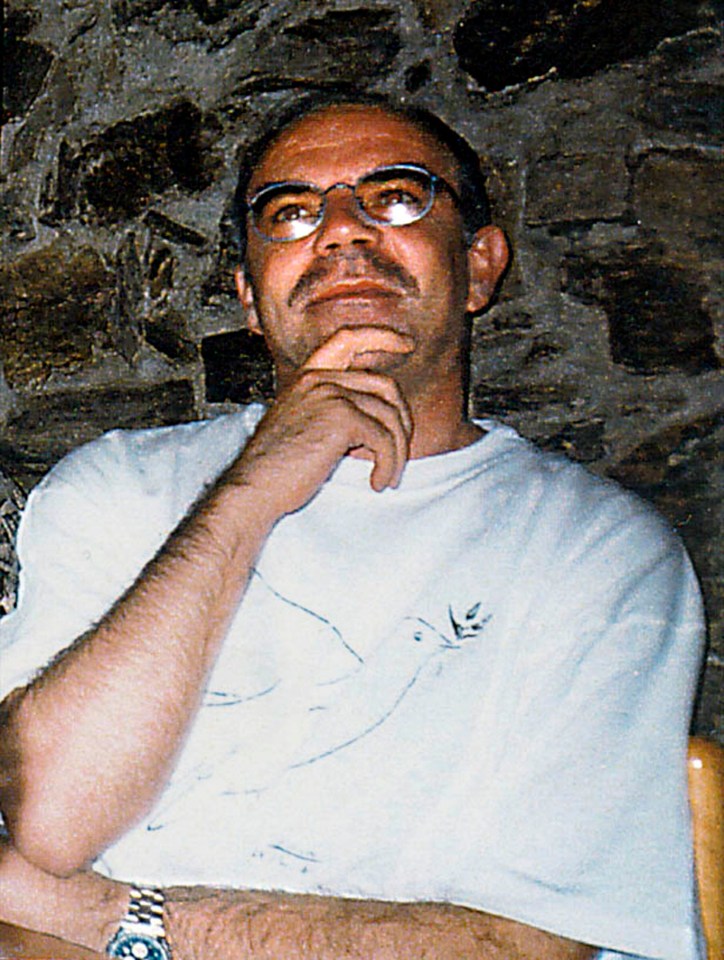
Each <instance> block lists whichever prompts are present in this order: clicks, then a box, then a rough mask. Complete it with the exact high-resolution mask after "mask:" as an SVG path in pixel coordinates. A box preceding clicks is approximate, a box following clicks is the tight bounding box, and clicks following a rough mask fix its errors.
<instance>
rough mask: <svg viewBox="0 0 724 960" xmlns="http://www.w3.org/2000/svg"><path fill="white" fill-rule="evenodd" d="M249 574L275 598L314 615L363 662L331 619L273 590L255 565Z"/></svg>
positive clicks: (311, 615)
mask: <svg viewBox="0 0 724 960" xmlns="http://www.w3.org/2000/svg"><path fill="white" fill-rule="evenodd" d="M251 576H252V577H254V576H256V577H258V578H259V579H260V580H261V582H262V583H263V584H264V586H265V587H266V588H267V590H269V591H270V593H272V594H273V595H274V596H275V597H276V598H277V600H281V602H282V603H286V604H288V605H289V606H290V607H294V609H295V610H300V611H301V612H302V613H307V614H309V616H310V617H314V619H315V620H318V621H319V622H320V623H323V624H324V625H325V626H326V627H329V629H330V630H331V631H332V633H333V634H334V635H335V637H337V639H338V640H339V642H340V643H341V644H342V646H343V647H344V648H345V649H346V650H347V651H348V652H349V653H351V654H352V656H353V657H354V658H355V659H356V660H357V661H358V662H359V663H364V660H363V659H362V657H361V656H360V655H359V654H358V653H357V651H356V650H355V649H354V648H353V647H351V646H350V644H349V643H347V641H346V640H345V639H344V637H343V636H342V632H341V631H340V630H339V629H338V628H337V627H335V625H334V624H333V623H332V622H331V620H328V619H327V618H326V617H323V616H322V615H321V614H320V613H315V612H314V610H310V609H309V607H305V606H304V605H303V604H301V603H297V602H296V601H295V600H291V599H290V598H289V597H285V596H284V594H282V593H279V591H278V590H275V589H274V587H273V586H272V585H271V584H270V583H269V581H268V580H267V579H266V577H264V576H263V575H262V574H261V573H260V572H259V570H258V568H257V567H252V568H251Z"/></svg>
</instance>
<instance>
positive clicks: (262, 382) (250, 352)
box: [201, 330, 274, 403]
mask: <svg viewBox="0 0 724 960" xmlns="http://www.w3.org/2000/svg"><path fill="white" fill-rule="evenodd" d="M201 354H202V357H203V360H204V372H205V378H206V400H207V401H208V402H209V403H224V402H226V401H229V402H231V403H250V402H251V401H252V400H268V399H270V398H271V396H272V395H273V392H274V381H273V372H272V363H271V357H270V356H269V351H268V350H267V348H266V345H265V343H264V341H263V340H262V338H261V337H259V336H257V335H255V334H253V333H250V332H249V331H248V330H238V331H234V332H232V333H219V334H216V335H214V336H210V337H206V338H205V339H204V340H203V342H202V344H201Z"/></svg>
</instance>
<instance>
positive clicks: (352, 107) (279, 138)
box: [249, 100, 461, 183]
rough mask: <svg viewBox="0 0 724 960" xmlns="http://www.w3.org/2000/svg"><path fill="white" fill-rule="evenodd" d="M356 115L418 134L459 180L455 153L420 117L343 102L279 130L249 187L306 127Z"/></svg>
mask: <svg viewBox="0 0 724 960" xmlns="http://www.w3.org/2000/svg"><path fill="white" fill-rule="evenodd" d="M355 113H357V114H364V115H371V116H374V115H375V114H377V115H378V116H380V117H383V118H385V119H388V120H392V121H394V122H397V123H398V124H400V126H403V127H405V126H406V127H408V128H409V129H412V130H414V131H416V133H417V134H418V135H419V137H420V139H421V140H422V141H427V143H429V144H430V145H431V146H432V147H433V148H434V149H435V150H437V151H438V152H439V153H440V155H441V156H442V157H444V158H445V159H446V160H447V161H448V162H449V164H450V167H451V169H452V170H453V171H454V173H455V175H456V177H457V176H459V174H460V168H461V164H460V160H459V159H458V157H457V156H456V155H455V152H454V150H452V149H451V147H450V146H449V145H448V144H447V143H445V142H444V141H443V140H442V139H441V138H440V137H439V136H438V135H437V134H436V132H435V131H434V130H431V129H429V127H428V126H426V125H425V124H424V123H423V122H422V121H421V120H420V119H419V118H418V117H415V116H414V115H411V114H408V113H407V112H406V111H405V110H404V109H397V108H395V106H393V105H388V104H386V103H365V102H355V101H351V102H347V101H344V100H342V101H340V102H339V103H336V102H332V103H323V104H319V105H317V106H313V107H312V108H311V109H309V110H307V111H305V112H304V113H303V114H301V115H300V116H298V117H293V118H292V119H291V120H290V121H289V122H288V123H286V124H285V125H284V126H283V127H282V128H281V129H279V130H277V131H276V133H275V134H274V135H273V136H272V137H271V139H270V140H269V141H268V142H267V143H266V144H265V145H264V149H263V150H262V152H261V153H260V154H259V155H258V156H257V157H256V160H255V163H254V168H253V171H252V172H251V176H250V178H249V183H251V181H252V180H253V179H254V176H255V175H256V173H257V171H258V170H259V169H260V168H261V167H262V166H263V165H264V164H265V163H266V161H267V159H268V158H269V156H270V154H271V153H273V151H274V150H275V149H276V148H277V147H278V146H279V145H280V144H286V143H288V142H291V143H292V144H293V142H294V136H295V134H296V133H297V131H299V130H300V129H301V128H303V127H305V125H307V124H314V123H315V122H320V123H328V122H329V121H330V120H332V122H333V121H334V117H335V115H336V116H339V117H344V116H348V115H349V114H355Z"/></svg>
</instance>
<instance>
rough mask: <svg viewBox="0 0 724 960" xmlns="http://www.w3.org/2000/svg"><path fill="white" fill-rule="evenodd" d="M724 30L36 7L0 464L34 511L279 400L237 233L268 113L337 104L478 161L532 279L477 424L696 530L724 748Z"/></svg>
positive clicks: (485, 345) (538, 11)
mask: <svg viewBox="0 0 724 960" xmlns="http://www.w3.org/2000/svg"><path fill="white" fill-rule="evenodd" d="M720 15H721V6H720V4H718V3H715V2H710V3H706V2H694V0H670V2H668V3H664V4H661V3H653V2H650V0H646V2H642V0H639V2H637V3H636V4H632V3H630V2H628V0H555V2H553V3H546V4H543V3H540V2H533V0H528V2H516V3H512V2H492V0H336V2H334V0H313V2H302V3H299V2H294V0H271V2H263V0H246V2H234V0H58V2H57V3H43V2H42V0H10V2H9V3H8V4H6V25H5V28H6V46H5V60H6V63H5V70H6V82H7V96H6V100H5V117H4V119H5V121H6V123H5V127H4V133H3V143H2V172H3V178H4V179H3V186H2V190H3V200H4V204H3V213H2V223H1V224H0V228H1V230H2V242H3V261H4V265H3V267H2V272H1V273H0V289H1V290H2V297H3V303H4V312H3V316H2V321H1V324H2V326H1V328H0V336H1V351H2V368H1V370H0V470H2V471H3V472H4V473H5V474H6V476H8V477H12V478H13V479H14V480H16V481H17V482H18V483H19V484H20V485H21V487H23V488H24V489H25V490H27V489H29V488H30V487H31V486H32V485H33V484H34V483H35V482H36V481H37V480H38V479H39V478H40V477H41V476H42V475H43V473H44V472H45V471H46V470H47V469H48V468H49V467H50V466H51V465H52V464H53V463H54V462H55V461H56V460H57V459H58V458H59V457H60V456H62V455H63V454H64V453H65V452H66V451H67V450H69V449H70V448H72V447H74V446H75V445H77V444H78V443H81V442H83V441H85V440H88V439H90V438H92V437H94V436H95V435H97V434H98V433H99V432H101V431H102V430H105V429H107V428H109V427H114V426H138V425H153V424H165V423H171V422H175V421H179V420H192V419H195V418H198V417H203V416H209V415H213V414H215V413H217V412H220V411H224V410H228V409H233V407H234V405H235V404H240V403H244V402H247V401H248V400H250V399H253V398H257V397H263V396H268V395H269V392H270V389H271V377H270V371H269V364H268V360H267V357H266V356H265V355H264V353H263V351H262V349H261V347H260V345H259V343H258V342H257V341H256V340H255V339H252V338H251V337H250V336H249V335H247V334H246V333H245V332H244V330H243V326H242V323H243V317H242V315H241V313H240V309H239V307H238V305H237V303H236V302H235V299H234V292H233V285H232V279H231V267H232V265H233V253H232V249H231V242H230V234H229V229H228V222H227V211H228V201H229V197H230V194H231V191H232V186H233V182H234V176H235V167H236V165H237V161H238V157H239V154H240V148H241V147H242V146H243V144H244V142H245V141H247V140H248V139H249V137H251V136H252V135H253V133H254V131H255V130H256V129H257V127H258V124H259V122H260V119H261V118H262V117H263V116H264V114H265V113H266V111H267V110H268V109H269V107H270V106H271V105H273V104H276V103H278V102H279V101H283V100H284V99H285V98H287V97H288V96H289V95H290V93H291V92H293V91H297V90H299V89H300V88H306V89H323V88H325V87H327V86H329V85H330V84H333V83H347V84H356V85H359V86H362V87H368V88H371V89H376V90H382V91H394V92H396V93H397V94H399V95H403V96H405V97H406V98H407V99H408V100H409V101H410V102H413V103H421V104H424V105H426V106H429V107H431V108H433V109H435V110H437V111H438V112H439V113H441V114H442V115H443V116H444V117H445V118H446V119H448V120H449V121H450V122H452V123H453V125H455V126H457V127H458V129H459V130H460V131H461V132H462V133H463V134H465V135H466V136H467V137H468V139H469V140H470V141H471V142H472V143H473V144H474V145H475V147H476V148H477V149H478V150H479V152H480V155H481V157H482V158H483V160H484V162H485V164H486V166H487V168H488V170H489V172H490V185H491V192H492V197H493V203H494V209H495V213H496V217H497V219H498V221H499V222H501V223H502V224H503V225H504V227H505V229H506V230H507V232H508V234H509V236H510V238H511V241H512V243H513V246H514V248H515V251H516V257H515V260H514V263H513V266H512V268H511V271H510V274H509V276H508V278H507V282H506V284H505V286H504V288H503V291H502V293H501V295H500V297H499V299H498V302H497V303H496V305H495V306H494V307H493V308H492V310H490V311H489V312H488V313H487V314H486V315H485V316H483V317H481V318H479V319H478V320H477V321H476V323H475V326H474V330H473V337H472V375H471V406H472V410H473V411H474V412H475V413H476V414H480V413H483V412H486V413H490V414H493V415H495V416H498V417H500V418H502V419H504V420H507V421H509V422H511V423H513V424H514V425H515V426H516V427H518V428H519V429H520V430H521V431H522V432H523V433H524V434H526V435H528V436H530V437H531V438H533V439H534V440H536V441H538V442H540V443H541V444H543V445H544V446H546V447H548V448H553V449H559V450H565V451H566V452H567V453H568V454H569V455H570V456H571V457H573V458H575V459H577V460H580V461H583V462H584V463H586V464H587V465H588V466H589V467H590V468H591V469H592V470H594V471H596V472H599V473H603V474H607V475H610V476H612V477H615V478H616V479H618V480H619V481H621V482H622V483H623V484H624V485H626V486H627V487H630V488H632V489H634V490H637V491H638V492H639V493H640V494H642V495H643V496H644V497H646V498H647V499H649V500H652V501H653V502H654V503H655V504H656V505H657V506H658V508H659V509H660V510H661V511H662V512H663V513H664V514H665V515H666V516H667V517H668V518H669V519H670V521H671V522H672V524H673V525H674V526H675V527H676V528H677V529H678V530H679V531H680V533H681V535H682V536H683V538H684V540H685V541H686V543H687V544H688V546H689V549H690V551H691V553H692V556H693V558H694V562H695V565H696V567H697V569H698V572H699V575H700V577H701V580H702V584H703V587H704V592H705V595H706V601H707V606H708V612H709V617H710V621H711V624H712V638H711V645H710V651H709V657H708V666H707V670H706V675H705V682H704V684H703V689H702V693H701V696H700V703H699V708H698V713H697V721H696V728H697V730H699V731H700V732H705V733H709V734H714V735H715V736H718V737H719V738H720V739H722V740H723V741H724V705H723V703H722V700H723V690H724V639H723V638H722V633H721V622H722V618H723V613H722V595H721V586H720V584H721V557H720V556H718V555H717V553H716V543H717V535H718V534H719V533H720V528H721V512H720V507H719V502H720V499H721V491H722V485H723V484H722V473H721V468H720V467H719V465H718V462H717V452H718V441H719V440H720V438H721V432H722V431H721V426H720V421H718V419H717V415H718V413H719V412H720V410H721V406H722V391H721V380H720V378H719V374H718V368H719V364H720V359H721V355H722V348H723V345H722V326H721V316H722V310H721V306H722V286H721V279H720V278H721V266H722V248H721V245H720V243H719V239H718V235H717V227H718V223H717V218H716V214H717V212H718V210H720V209H721V207H722V199H723V197H722V193H723V191H722V182H723V181H724V178H723V177H722V135H723V133H722V115H721V102H722V101H721V86H722V67H721V33H720V28H719V23H720V19H719V18H720Z"/></svg>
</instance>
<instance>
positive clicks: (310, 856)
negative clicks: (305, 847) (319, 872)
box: [269, 843, 319, 863]
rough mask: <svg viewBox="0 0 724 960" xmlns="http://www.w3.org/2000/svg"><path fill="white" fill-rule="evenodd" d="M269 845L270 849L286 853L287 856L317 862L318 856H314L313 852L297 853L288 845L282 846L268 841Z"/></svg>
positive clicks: (307, 861)
mask: <svg viewBox="0 0 724 960" xmlns="http://www.w3.org/2000/svg"><path fill="white" fill-rule="evenodd" d="M269 847H270V849H271V850H278V851H279V853H286V854H287V855H288V856H290V857H294V858H295V859H296V860H304V861H306V863H319V857H315V856H314V854H304V853H297V852H296V851H295V850H290V849H289V848H288V847H283V846H282V845H281V844H280V843H270V844H269Z"/></svg>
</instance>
